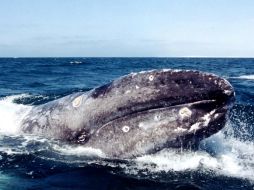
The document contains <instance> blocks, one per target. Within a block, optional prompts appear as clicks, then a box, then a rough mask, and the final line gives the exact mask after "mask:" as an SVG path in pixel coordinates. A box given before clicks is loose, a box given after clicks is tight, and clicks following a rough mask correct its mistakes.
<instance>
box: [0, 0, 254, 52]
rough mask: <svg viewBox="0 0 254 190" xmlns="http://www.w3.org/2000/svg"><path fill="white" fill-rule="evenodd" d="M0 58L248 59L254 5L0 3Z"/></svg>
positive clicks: (253, 48)
mask: <svg viewBox="0 0 254 190" xmlns="http://www.w3.org/2000/svg"><path fill="white" fill-rule="evenodd" d="M0 57H254V1H253V0H11V1H10V0H0Z"/></svg>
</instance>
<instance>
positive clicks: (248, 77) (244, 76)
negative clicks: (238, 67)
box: [232, 75, 254, 80]
mask: <svg viewBox="0 0 254 190" xmlns="http://www.w3.org/2000/svg"><path fill="white" fill-rule="evenodd" d="M232 78H238V79H247V80H254V75H241V76H239V77H232Z"/></svg>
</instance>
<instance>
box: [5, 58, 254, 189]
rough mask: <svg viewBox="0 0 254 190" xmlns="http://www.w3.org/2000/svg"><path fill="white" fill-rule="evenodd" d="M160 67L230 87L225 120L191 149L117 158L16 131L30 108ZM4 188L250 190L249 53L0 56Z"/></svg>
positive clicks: (253, 77)
mask: <svg viewBox="0 0 254 190" xmlns="http://www.w3.org/2000/svg"><path fill="white" fill-rule="evenodd" d="M165 68H166V69H168V68H171V69H188V70H189V69H191V70H200V71H206V72H212V73H215V74H217V75H219V76H221V77H224V78H226V79H228V80H229V81H230V82H231V84H232V85H233V87H234V88H235V91H236V103H235V106H234V107H233V109H232V112H231V113H230V116H229V119H228V122H227V125H226V126H225V128H224V129H223V130H221V131H220V132H219V133H217V134H215V135H213V136H211V137H210V138H208V139H205V140H203V141H202V142H201V143H200V145H199V149H198V150H196V151H193V150H181V151H179V150H174V149H164V150H162V151H160V152H158V153H156V154H154V155H144V156H142V157H138V158H135V159H131V160H117V161H116V160H108V159H105V158H103V157H102V155H100V152H98V151H96V150H93V149H88V148H83V147H82V146H77V145H70V144H66V143H63V142H59V141H53V140H48V139H45V138H43V137H37V136H33V135H24V134H21V133H20V132H19V125H20V121H21V120H22V118H23V117H24V116H25V114H26V113H27V112H28V111H29V110H30V109H31V108H32V107H33V106H36V105H40V104H43V103H46V102H48V101H51V100H54V99H57V98H60V97H63V96H66V95H68V94H71V93H74V92H85V91H88V90H90V89H92V88H95V87H98V86H100V85H102V84H105V83H107V82H110V81H112V80H114V79H116V78H118V77H120V76H122V75H126V74H129V73H131V72H139V71H146V70H151V69H165ZM5 189H6V190H7V189H11V190H14V189H47V190H49V189H60V190H65V189H72V190H74V189H98V190H103V189H121V190H124V189H140V190H141V189H142V190H145V189H151V190H155V189H178V190H184V189H207V190H208V189H209V190H211V189H216V190H218V189H225V190H229V189H230V190H236V189H244V190H248V189H254V59H247V58H246V59H238V58H232V59H228V58H0V190H5Z"/></svg>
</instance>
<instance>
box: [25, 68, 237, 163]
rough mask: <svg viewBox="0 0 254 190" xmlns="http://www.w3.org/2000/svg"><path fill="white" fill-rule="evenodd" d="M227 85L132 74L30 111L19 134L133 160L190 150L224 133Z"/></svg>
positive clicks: (190, 76)
mask: <svg viewBox="0 0 254 190" xmlns="http://www.w3.org/2000/svg"><path fill="white" fill-rule="evenodd" d="M234 96H235V93H234V89H233V87H232V86H231V85H230V84H229V82H228V81H227V80H225V79H223V78H220V77H218V76H216V75H214V74H210V73H204V72H199V71H186V70H153V71H146V72H140V73H131V74H129V75H126V76H123V77H121V78H119V79H116V80H114V81H112V82H110V83H108V84H106V85H104V86H101V87H98V88H95V89H93V90H91V91H89V92H85V93H84V92H79V93H74V94H71V95H68V96H66V97H63V98H60V99H58V100H54V101H51V102H48V103H46V104H43V105H39V106H36V107H34V108H33V109H32V110H31V111H30V112H29V113H28V115H27V116H26V117H25V118H24V119H23V121H22V125H21V129H22V132H24V133H32V134H35V135H40V136H44V137H47V138H53V139H59V140H64V141H69V142H70V143H76V144H82V146H85V147H92V148H96V149H100V150H101V151H103V152H104V153H105V155H106V156H107V157H109V158H133V157H136V156H140V155H144V154H149V153H154V152H156V151H159V150H161V149H163V148H165V147H172V148H179V147H191V146H193V145H195V144H197V143H198V142H199V141H200V140H202V139H204V138H207V137H209V136H210V135H212V134H214V133H216V132H218V131H219V130H220V129H222V128H223V126H224V125H225V122H226V119H227V113H228V111H229V110H230V107H231V106H232V103H233V101H234Z"/></svg>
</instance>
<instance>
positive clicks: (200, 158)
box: [128, 132, 254, 181]
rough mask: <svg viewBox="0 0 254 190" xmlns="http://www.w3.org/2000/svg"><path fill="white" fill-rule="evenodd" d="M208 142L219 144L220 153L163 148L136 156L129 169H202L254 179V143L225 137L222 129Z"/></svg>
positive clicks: (153, 171) (167, 170)
mask: <svg viewBox="0 0 254 190" xmlns="http://www.w3.org/2000/svg"><path fill="white" fill-rule="evenodd" d="M206 141H210V142H213V143H214V142H216V143H217V144H216V146H218V147H219V152H218V154H217V155H216V156H211V155H210V154H208V153H207V152H205V151H204V150H199V151H190V150H189V151H179V150H176V149H164V150H162V151H160V152H158V153H156V154H154V155H145V156H142V157H138V158H136V159H135V161H136V164H137V165H136V166H135V167H133V168H132V169H130V168H128V172H130V173H135V171H133V170H145V171H149V173H157V172H161V171H164V172H169V171H186V170H200V169H201V170H203V171H204V172H206V171H213V172H214V173H217V174H218V175H225V176H231V177H237V178H244V179H248V180H250V181H254V152H253V150H254V143H253V142H242V141H240V140H237V139H235V138H233V137H231V138H225V136H224V135H223V133H221V132H219V133H218V134H216V135H214V136H213V137H211V138H209V139H207V140H206ZM218 147H217V148H218Z"/></svg>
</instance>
